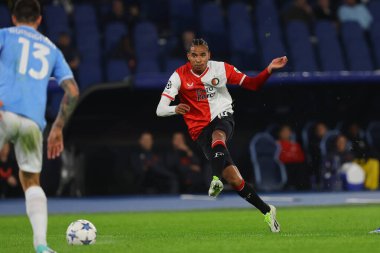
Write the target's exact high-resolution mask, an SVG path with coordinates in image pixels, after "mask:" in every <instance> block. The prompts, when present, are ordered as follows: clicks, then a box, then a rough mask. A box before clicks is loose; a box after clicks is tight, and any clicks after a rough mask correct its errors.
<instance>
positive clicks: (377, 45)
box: [370, 12, 380, 69]
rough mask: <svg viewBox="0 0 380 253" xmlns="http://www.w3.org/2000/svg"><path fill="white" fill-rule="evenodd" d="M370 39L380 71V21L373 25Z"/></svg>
mask: <svg viewBox="0 0 380 253" xmlns="http://www.w3.org/2000/svg"><path fill="white" fill-rule="evenodd" d="M379 16H380V12H379ZM370 37H371V42H372V47H373V56H374V58H375V62H376V68H377V69H380V20H379V21H375V22H373V23H372V25H371V28H370Z"/></svg>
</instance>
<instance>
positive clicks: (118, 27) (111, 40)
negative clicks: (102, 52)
mask: <svg viewBox="0 0 380 253" xmlns="http://www.w3.org/2000/svg"><path fill="white" fill-rule="evenodd" d="M127 34H128V32H127V28H126V26H125V25H124V24H123V23H121V22H113V23H111V24H108V25H107V26H106V28H105V32H104V39H105V46H106V50H107V51H108V50H110V49H111V48H112V47H114V46H115V45H117V43H118V42H119V41H120V39H121V38H122V37H123V36H125V35H127Z"/></svg>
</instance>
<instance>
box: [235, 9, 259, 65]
mask: <svg viewBox="0 0 380 253" xmlns="http://www.w3.org/2000/svg"><path fill="white" fill-rule="evenodd" d="M228 28H229V29H228V35H229V41H230V50H231V62H232V64H234V65H235V66H236V67H237V68H239V69H242V70H247V69H253V68H254V67H256V66H257V64H258V62H257V63H255V59H257V56H256V54H257V47H256V45H255V41H256V40H255V38H254V35H253V31H254V30H253V27H252V20H251V17H250V15H249V12H248V9H247V6H246V5H245V4H243V3H232V4H230V5H229V7H228ZM255 65H256V66H255Z"/></svg>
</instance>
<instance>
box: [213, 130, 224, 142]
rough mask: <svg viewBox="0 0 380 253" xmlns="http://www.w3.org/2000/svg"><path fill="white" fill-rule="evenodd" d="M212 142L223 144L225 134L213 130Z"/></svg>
mask: <svg viewBox="0 0 380 253" xmlns="http://www.w3.org/2000/svg"><path fill="white" fill-rule="evenodd" d="M212 140H213V141H217V140H222V141H223V142H225V140H226V134H225V133H224V131H222V130H215V131H214V132H213V133H212Z"/></svg>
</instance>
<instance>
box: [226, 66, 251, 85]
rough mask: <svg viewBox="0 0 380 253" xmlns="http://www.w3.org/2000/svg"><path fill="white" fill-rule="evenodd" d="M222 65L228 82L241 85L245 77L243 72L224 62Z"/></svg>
mask: <svg viewBox="0 0 380 253" xmlns="http://www.w3.org/2000/svg"><path fill="white" fill-rule="evenodd" d="M224 67H225V69H226V77H227V83H228V84H235V85H241V84H242V83H243V81H244V79H245V77H246V75H245V74H243V73H241V72H240V71H239V70H238V69H237V68H235V67H234V66H232V65H230V64H228V63H224Z"/></svg>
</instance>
